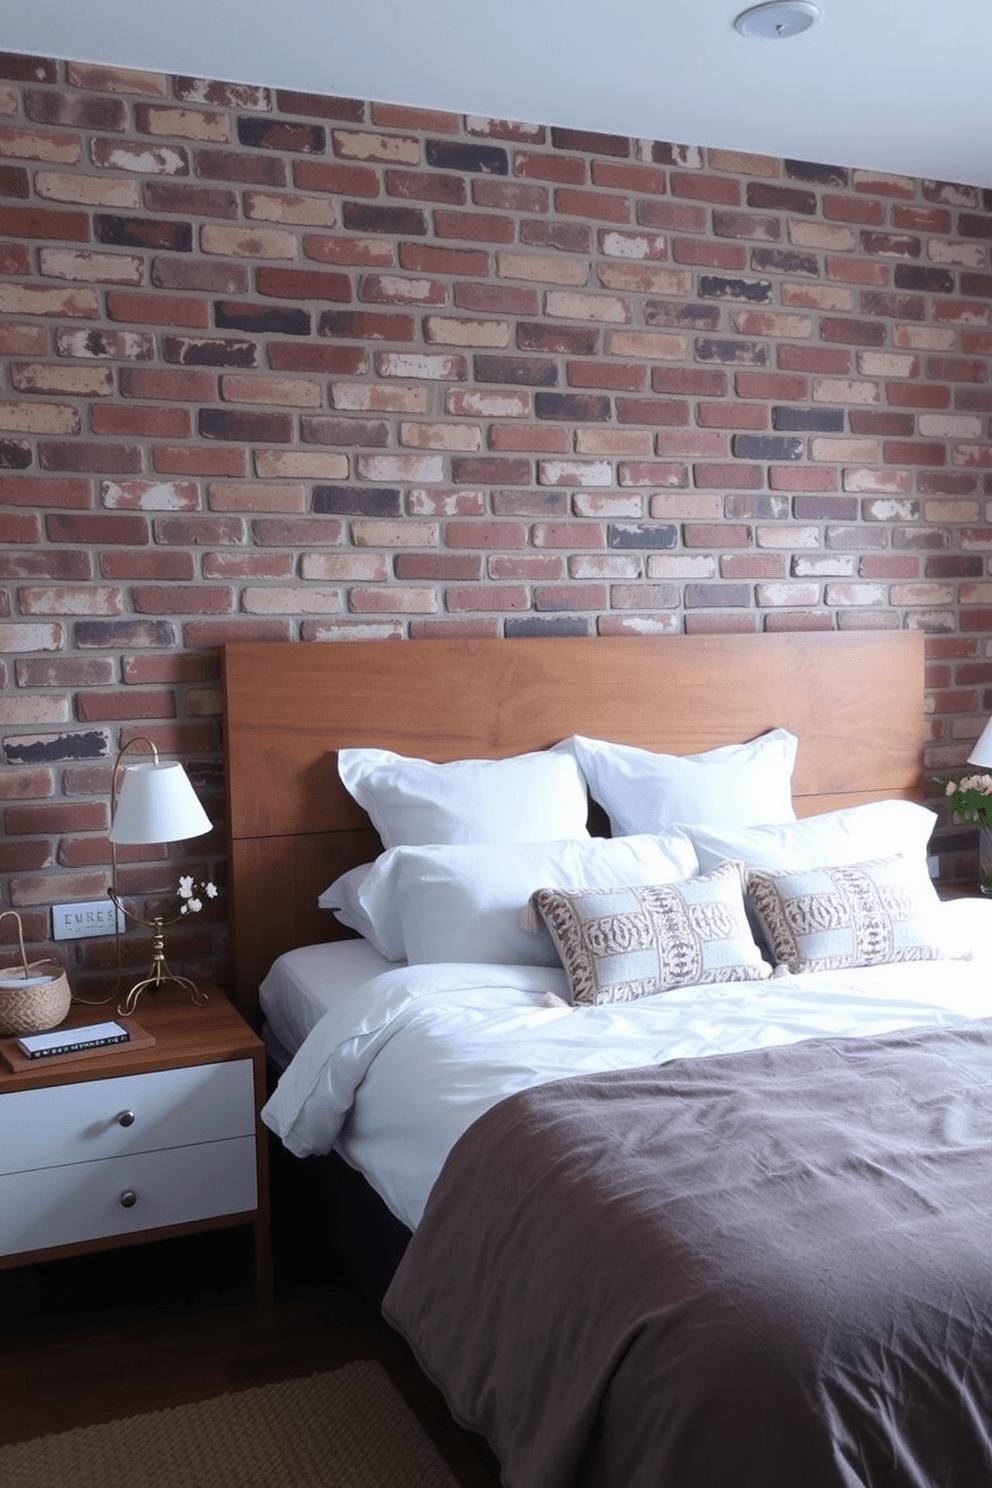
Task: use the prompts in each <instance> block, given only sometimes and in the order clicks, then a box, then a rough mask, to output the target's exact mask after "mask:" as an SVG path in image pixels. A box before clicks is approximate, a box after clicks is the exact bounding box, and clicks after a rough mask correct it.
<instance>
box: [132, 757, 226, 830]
mask: <svg viewBox="0 0 992 1488" xmlns="http://www.w3.org/2000/svg"><path fill="white" fill-rule="evenodd" d="M209 831H210V818H209V817H208V816H207V813H206V812H205V811H204V809H203V807H202V806H201V805H200V803H199V801H198V800H197V798H196V793H195V792H194V790H193V787H192V786H191V785H190V783H189V777H188V776H187V774H186V771H185V770H184V769H183V767H182V765H181V764H180V763H179V762H178V760H168V761H161V762H159V761H152V760H147V761H146V760H142V761H141V763H140V764H135V765H128V766H126V768H125V770H124V778H123V779H122V781H121V788H120V793H119V795H118V797H117V810H116V811H115V812H114V819H113V821H112V822H111V824H110V833H109V836H110V840H111V842H185V840H186V838H187V837H202V836H203V834H204V832H209Z"/></svg>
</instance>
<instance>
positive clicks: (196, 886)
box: [179, 873, 218, 915]
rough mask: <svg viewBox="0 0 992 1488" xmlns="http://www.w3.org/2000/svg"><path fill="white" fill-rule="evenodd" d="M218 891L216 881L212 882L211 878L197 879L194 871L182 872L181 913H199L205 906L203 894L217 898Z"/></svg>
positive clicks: (210, 897)
mask: <svg viewBox="0 0 992 1488" xmlns="http://www.w3.org/2000/svg"><path fill="white" fill-rule="evenodd" d="M217 893H218V890H217V885H216V884H215V883H211V882H209V880H199V879H196V878H194V877H193V875H192V873H184V874H182V875H181V876H180V879H179V898H180V899H181V900H182V903H181V904H180V906H179V913H180V914H181V915H185V914H199V913H200V910H201V909H202V908H203V897H202V896H203V895H206V897H207V898H208V899H216V898H217Z"/></svg>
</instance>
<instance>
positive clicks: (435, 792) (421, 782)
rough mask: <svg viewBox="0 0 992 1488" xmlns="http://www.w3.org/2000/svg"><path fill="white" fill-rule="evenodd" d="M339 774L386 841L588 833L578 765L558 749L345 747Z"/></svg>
mask: <svg viewBox="0 0 992 1488" xmlns="http://www.w3.org/2000/svg"><path fill="white" fill-rule="evenodd" d="M338 774H339V775H340V777H341V779H342V781H343V783H344V786H345V789H346V790H347V791H348V792H349V794H350V795H351V796H353V797H354V799H355V800H356V801H357V802H358V804H359V805H360V806H362V807H364V808H365V810H366V811H367V812H368V814H369V816H370V818H371V820H372V825H373V826H374V827H375V829H376V831H377V832H378V833H379V836H380V838H381V839H382V845H383V847H384V848H390V847H419V846H422V845H424V844H427V843H434V842H553V841H558V840H560V839H562V838H566V837H580V838H588V836H589V833H588V830H587V828H586V818H587V816H588V814H589V801H588V798H587V796H586V788H585V783H584V781H583V779H582V775H581V773H580V771H579V768H578V765H577V764H576V762H575V760H574V758H571V757H569V756H568V755H562V754H556V753H554V752H553V751H551V750H541V751H538V752H536V753H534V754H518V755H513V756H511V757H510V758H509V759H498V760H474V759H473V760H452V761H451V763H450V764H443V765H436V764H433V763H432V762H431V761H430V760H422V759H409V758H407V757H406V756H405V755H402V754H393V753H392V751H391V750H388V749H341V750H339V751H338Z"/></svg>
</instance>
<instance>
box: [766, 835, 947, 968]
mask: <svg viewBox="0 0 992 1488" xmlns="http://www.w3.org/2000/svg"><path fill="white" fill-rule="evenodd" d="M747 890H748V894H749V895H750V896H751V901H752V903H753V904H754V907H755V910H756V911H757V914H758V918H759V920H760V921H761V924H762V926H763V927H764V930H765V934H766V935H767V937H768V943H769V945H770V946H771V947H772V950H773V952H774V955H775V959H776V961H777V962H778V963H779V964H780V965H781V966H783V967H786V968H788V970H789V971H792V972H800V971H835V970H837V969H838V968H839V967H845V966H880V965H882V964H884V963H885V962H890V961H935V960H937V959H938V958H939V957H941V956H944V955H946V949H945V948H944V947H942V946H941V945H940V943H939V938H938V937H937V935H936V930H935V926H934V925H933V919H934V911H935V909H936V907H937V905H938V903H939V901H938V899H937V893H936V890H935V889H934V887H933V884H932V883H931V882H930V880H929V878H928V877H927V874H926V868H925V866H924V865H923V864H921V863H920V862H919V861H918V860H917V859H916V858H915V857H914V858H909V857H906V856H904V855H903V854H901V853H897V854H895V855H894V856H893V857H889V858H877V859H875V860H873V861H872V862H868V863H853V864H851V865H850V866H848V867H845V868H811V869H806V870H804V871H801V872H800V871H794V872H793V871H789V870H779V871H776V872H768V873H760V872H757V871H752V872H750V873H748V875H747Z"/></svg>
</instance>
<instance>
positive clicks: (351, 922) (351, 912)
mask: <svg viewBox="0 0 992 1488" xmlns="http://www.w3.org/2000/svg"><path fill="white" fill-rule="evenodd" d="M371 871H372V864H371V863H360V864H359V865H358V867H357V868H349V869H348V872H347V873H342V875H341V877H340V878H336V879H335V880H334V882H333V883H332V884H331V885H330V887H329V888H326V889H325V890H324V892H323V893H322V894H321V896H320V898H319V899H318V900H317V905H318V907H319V908H320V909H331V910H333V911H334V918H335V919H336V920H337V921H338V922H339V923H340V924H342V925H347V927H348V929H349V930H357V931H358V933H359V935H361V936H364V938H365V939H366V940H367V941H369V943H370V944H371V945H373V946H374V947H375V949H376V950H377V951H378V952H379V954H380V956H385V958H386V960H387V961H402V960H403V940H402V937H401V936H400V934H399V930H398V929H397V928H396V927H394V926H392V925H384V926H383V927H382V933H380V932H379V930H378V929H377V927H376V926H375V925H374V924H373V923H372V921H371V920H370V919H369V917H368V915H367V914H366V913H365V911H364V909H363V908H362V906H361V904H360V902H359V899H358V891H359V889H360V888H361V886H362V884H363V883H364V882H365V880H366V878H367V877H368V876H369V874H370V873H371Z"/></svg>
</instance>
